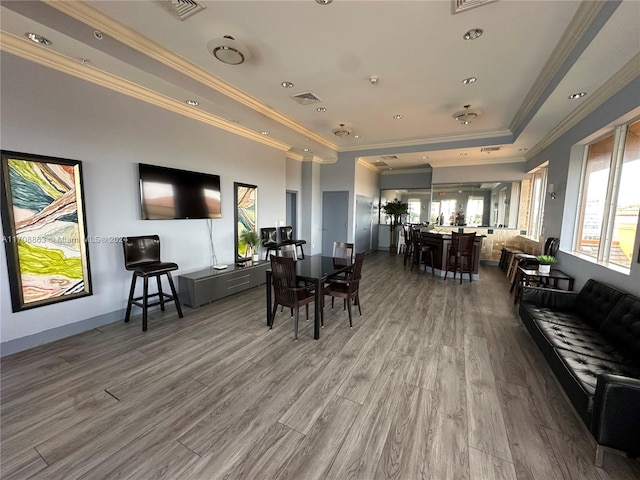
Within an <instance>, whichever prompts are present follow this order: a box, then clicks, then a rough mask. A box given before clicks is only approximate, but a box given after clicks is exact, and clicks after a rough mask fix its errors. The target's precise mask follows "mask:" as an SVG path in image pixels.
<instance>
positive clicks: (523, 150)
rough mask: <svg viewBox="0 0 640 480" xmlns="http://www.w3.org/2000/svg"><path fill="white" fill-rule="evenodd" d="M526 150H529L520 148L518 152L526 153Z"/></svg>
mask: <svg viewBox="0 0 640 480" xmlns="http://www.w3.org/2000/svg"><path fill="white" fill-rule="evenodd" d="M527 150H529V149H528V148H521V149H519V150H518V151H519V152H526V151H527Z"/></svg>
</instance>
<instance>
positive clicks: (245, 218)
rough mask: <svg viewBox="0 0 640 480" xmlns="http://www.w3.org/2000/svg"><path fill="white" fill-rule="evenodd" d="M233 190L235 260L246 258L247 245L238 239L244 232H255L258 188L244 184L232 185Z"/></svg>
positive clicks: (236, 183)
mask: <svg viewBox="0 0 640 480" xmlns="http://www.w3.org/2000/svg"><path fill="white" fill-rule="evenodd" d="M233 186H234V189H235V203H236V209H235V213H234V215H235V219H234V220H235V254H236V260H241V259H244V258H246V257H247V245H246V243H245V242H244V241H242V240H241V239H240V236H241V235H242V234H243V233H244V232H246V231H254V232H257V226H258V224H257V221H258V198H257V197H258V187H257V186H255V185H248V184H246V183H238V182H234V183H233Z"/></svg>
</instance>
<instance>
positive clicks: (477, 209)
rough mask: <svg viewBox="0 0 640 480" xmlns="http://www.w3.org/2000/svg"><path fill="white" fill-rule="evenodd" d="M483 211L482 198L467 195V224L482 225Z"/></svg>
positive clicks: (471, 225) (472, 225)
mask: <svg viewBox="0 0 640 480" xmlns="http://www.w3.org/2000/svg"><path fill="white" fill-rule="evenodd" d="M483 213H484V198H483V197H469V201H468V202H467V225H469V226H470V227H477V226H479V225H482V215H483Z"/></svg>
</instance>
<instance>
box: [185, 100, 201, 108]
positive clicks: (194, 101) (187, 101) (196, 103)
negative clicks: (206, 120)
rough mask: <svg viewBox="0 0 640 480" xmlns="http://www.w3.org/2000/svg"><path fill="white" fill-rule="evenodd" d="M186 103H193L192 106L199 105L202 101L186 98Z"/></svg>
mask: <svg viewBox="0 0 640 480" xmlns="http://www.w3.org/2000/svg"><path fill="white" fill-rule="evenodd" d="M184 103H186V104H187V105H191V106H192V107H197V106H198V105H200V103H199V102H198V101H197V100H185V101H184Z"/></svg>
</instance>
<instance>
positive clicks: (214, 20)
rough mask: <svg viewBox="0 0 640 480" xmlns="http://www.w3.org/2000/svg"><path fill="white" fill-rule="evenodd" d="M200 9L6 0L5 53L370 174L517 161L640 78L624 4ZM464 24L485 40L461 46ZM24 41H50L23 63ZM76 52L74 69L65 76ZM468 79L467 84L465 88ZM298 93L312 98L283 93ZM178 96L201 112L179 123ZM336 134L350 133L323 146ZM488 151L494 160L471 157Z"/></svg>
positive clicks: (221, 4)
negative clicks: (85, 62)
mask: <svg viewBox="0 0 640 480" xmlns="http://www.w3.org/2000/svg"><path fill="white" fill-rule="evenodd" d="M176 1H177V0H176ZM201 3H202V4H204V5H205V6H206V9H204V10H203V11H201V12H199V13H197V14H195V15H193V16H192V17H190V18H188V19H186V20H184V21H180V20H178V19H176V18H174V17H172V16H171V15H170V14H169V13H167V11H166V10H164V9H163V8H161V7H160V6H159V5H158V4H157V3H154V2H152V1H87V2H82V3H75V2H56V1H53V2H47V3H44V2H35V1H27V2H13V1H12V2H6V1H3V2H2V8H1V14H2V16H1V27H2V32H3V38H2V40H3V41H2V44H1V47H2V49H3V50H6V51H7V52H9V53H12V54H16V55H19V56H22V57H25V58H28V59H30V60H33V61H37V62H39V63H43V64H46V65H48V66H51V67H52V68H59V69H62V70H63V71H67V73H70V74H74V75H77V76H83V78H84V76H86V77H87V79H88V80H89V81H98V82H102V83H103V84H105V86H108V87H109V88H116V89H118V88H121V89H123V91H125V93H127V92H129V91H133V92H135V95H138V96H139V98H140V96H144V98H145V99H147V98H148V100H146V101H152V102H155V103H156V104H161V106H163V107H164V108H171V109H176V111H179V113H183V114H187V115H193V116H194V117H195V118H197V119H200V120H201V121H206V122H209V123H211V124H212V125H216V126H217V127H219V128H226V129H229V130H231V131H236V132H237V133H239V134H243V135H245V136H249V138H254V139H256V140H257V141H262V140H261V138H264V136H261V135H260V134H259V133H258V134H256V133H255V132H261V131H268V132H269V135H268V139H269V140H268V141H274V145H276V146H277V148H281V149H282V150H285V151H289V152H290V155H292V156H294V158H299V159H302V158H303V157H310V156H313V157H314V159H315V160H317V161H324V162H327V161H334V160H335V159H336V158H337V156H338V154H339V153H340V152H346V151H351V152H355V154H356V155H357V156H360V157H362V158H363V159H364V160H365V161H367V162H371V163H372V164H373V165H375V163H376V161H377V160H381V155H397V156H398V158H397V159H390V160H385V163H387V164H388V165H389V167H390V168H393V169H394V170H395V171H398V170H402V169H415V168H419V167H424V166H425V165H426V164H430V165H432V166H433V167H443V166H447V165H469V164H482V163H496V162H524V161H525V159H526V157H527V156H531V155H533V154H535V153H538V152H539V151H541V150H542V148H544V147H545V146H546V145H547V144H548V143H550V141H552V140H553V138H555V137H557V136H558V135H559V134H561V133H562V131H564V130H566V129H567V128H569V127H570V126H571V125H573V124H575V123H576V122H577V121H578V120H579V119H580V118H582V116H584V115H585V114H586V113H588V112H589V111H591V110H593V109H594V108H595V107H597V106H598V105H599V104H601V103H602V102H603V101H605V100H606V99H607V98H608V97H609V96H610V95H611V94H613V93H615V91H616V90H617V89H619V88H621V87H622V86H624V82H621V81H620V80H619V78H627V77H631V78H633V77H634V76H637V75H638V72H639V71H640V29H639V28H638V25H639V20H640V2H638V1H635V0H625V1H623V2H622V3H620V4H619V3H618V2H585V3H582V2H579V1H571V0H565V1H540V0H531V1H527V0H499V1H494V2H491V3H487V4H485V5H481V6H479V7H476V8H472V9H469V10H466V11H463V12H460V13H456V14H453V13H452V7H453V3H454V2H452V1H451V0H437V1H399V0H393V1H372V0H368V1H364V0H362V1H361V0H335V1H333V3H331V4H329V5H319V4H318V3H316V2H315V1H314V0H290V1H269V0H256V1H239V0H235V1H204V2H201ZM463 3H464V2H463ZM466 3H471V2H470V1H469V0H467V2H466ZM471 28H482V29H483V30H484V34H483V35H482V36H481V37H480V38H478V39H476V40H474V41H465V40H464V39H463V35H464V33H465V32H466V31H468V30H469V29H471ZM96 29H98V30H100V31H101V32H103V34H104V38H103V39H102V40H98V39H96V38H95V36H94V35H93V32H94V30H96ZM27 31H31V32H36V33H39V34H41V35H44V36H46V37H47V38H48V39H49V40H51V41H52V45H51V46H49V47H40V46H37V48H38V49H39V51H36V52H35V53H34V51H33V47H32V46H31V45H27V44H28V40H26V39H25V38H24V33H25V32H27ZM223 35H232V36H233V37H235V38H236V39H237V40H239V41H240V42H242V43H243V44H244V45H245V46H246V48H247V49H248V51H249V58H248V60H247V61H246V62H245V63H243V64H241V65H236V66H232V65H226V64H223V63H221V62H219V61H218V60H216V59H215V58H214V57H213V56H211V54H210V53H209V52H208V51H207V48H206V45H207V42H208V41H209V40H211V39H212V38H217V37H222V36H223ZM81 57H82V58H87V59H89V61H90V64H89V66H86V67H85V70H84V71H82V70H81V69H78V70H77V69H76V67H73V66H71V67H70V66H69V63H70V62H69V60H71V61H72V62H77V63H79V62H78V59H79V58H81ZM65 62H66V63H65ZM621 69H622V70H621ZM105 73H107V74H110V75H109V76H108V77H107V76H105V75H104V74H105ZM372 75H375V76H377V77H379V82H378V83H377V84H376V85H372V84H371V83H370V81H369V77H371V76H372ZM625 75H626V77H625ZM471 76H474V77H476V78H477V82H475V83H473V84H470V85H463V84H462V82H461V81H462V80H463V79H464V78H466V77H471ZM96 78H97V79H98V80H96ZM107 78H108V80H107ZM612 78H613V80H612ZM121 79H124V80H127V81H129V82H131V83H123V82H120V80H121ZM615 79H618V81H617V82H615V81H614V80H615ZM283 81H289V82H292V83H293V84H294V85H295V86H294V88H290V89H285V88H283V87H282V86H281V82H283ZM114 85H115V86H114ZM139 87H145V88H146V89H148V90H141V89H140V88H139ZM581 91H584V92H587V96H585V97H584V98H582V99H579V100H569V99H568V98H567V97H568V96H569V95H570V94H571V93H574V92H581ZM302 92H313V93H314V94H315V95H317V96H318V97H319V98H320V99H322V102H321V103H317V104H311V105H300V104H298V103H296V102H294V101H293V100H292V99H291V98H290V96H291V95H294V94H299V93H302ZM129 94H132V93H129ZM172 99H173V100H172ZM186 99H195V100H197V101H198V102H199V103H200V105H199V106H198V107H196V108H195V109H194V110H197V111H194V113H192V114H189V113H188V112H187V113H184V110H185V108H184V104H183V102H184V100H186ZM172 101H173V102H174V103H173V104H172V103H171V102H172ZM176 103H178V104H182V106H175V104H176ZM467 104H470V105H471V108H472V109H479V110H481V111H482V114H481V115H480V116H479V117H478V118H477V119H476V120H475V121H474V122H473V123H471V124H470V125H461V124H459V123H458V122H456V121H455V120H454V119H453V118H452V115H453V113H454V112H456V111H459V110H462V109H463V106H464V105H467ZM318 106H321V107H325V108H326V109H327V111H326V112H323V113H319V112H317V111H316V107H318ZM631 107H633V106H631ZM189 108H192V107H189ZM396 114H401V115H403V118H402V119H400V120H395V119H394V118H393V116H394V115H396ZM341 123H343V124H345V125H346V126H347V127H348V128H350V129H351V130H352V132H353V134H352V135H350V136H348V137H344V138H340V137H337V136H335V135H333V133H332V130H333V129H335V128H336V127H337V126H338V125H339V124H341ZM356 134H357V135H359V138H354V135H356ZM251 135H253V136H251ZM265 141H267V140H266V139H265ZM488 145H498V146H501V149H500V151H498V152H492V153H482V152H480V148H481V147H482V146H488ZM305 148H306V149H309V152H305V151H304V149H305ZM525 149H526V150H525ZM389 167H385V169H387V168H389ZM523 168H524V167H523ZM381 170H382V169H381Z"/></svg>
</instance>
